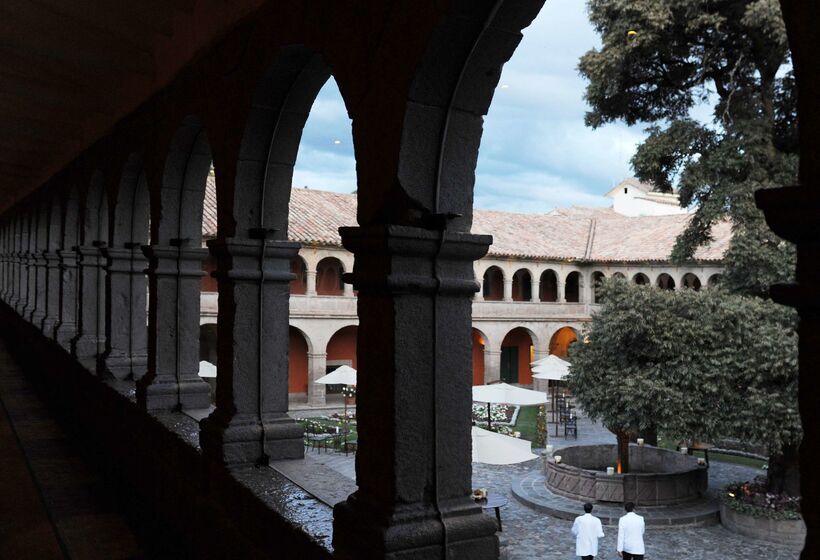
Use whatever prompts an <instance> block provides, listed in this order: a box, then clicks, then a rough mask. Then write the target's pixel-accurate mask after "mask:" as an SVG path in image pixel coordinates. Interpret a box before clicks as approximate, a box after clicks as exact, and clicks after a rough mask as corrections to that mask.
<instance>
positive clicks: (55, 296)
mask: <svg viewBox="0 0 820 560" xmlns="http://www.w3.org/2000/svg"><path fill="white" fill-rule="evenodd" d="M43 259H44V260H45V262H46V265H45V269H46V290H45V291H46V308H45V316H44V317H43V322H42V325H41V327H42V330H43V333H45V335H46V336H47V337H49V338H53V337H54V336H55V335H54V327H56V326H57V322H58V321H59V320H60V257H59V255H58V254H57V251H45V252H44V253H43Z"/></svg>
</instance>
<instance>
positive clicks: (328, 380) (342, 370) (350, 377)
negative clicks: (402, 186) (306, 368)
mask: <svg viewBox="0 0 820 560" xmlns="http://www.w3.org/2000/svg"><path fill="white" fill-rule="evenodd" d="M316 383H321V384H322V385H355V384H356V370H355V369H353V368H352V367H350V366H339V367H337V368H336V369H334V370H333V371H331V372H330V373H328V374H327V375H323V376H322V377H320V378H319V379H317V380H316Z"/></svg>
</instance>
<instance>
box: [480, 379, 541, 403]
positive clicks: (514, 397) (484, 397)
mask: <svg viewBox="0 0 820 560" xmlns="http://www.w3.org/2000/svg"><path fill="white" fill-rule="evenodd" d="M473 401H475V402H483V403H494V404H495V403H499V404H501V403H503V404H514V405H519V406H530V405H536V404H544V403H545V402H547V394H546V393H544V392H543V391H533V390H532V389H523V388H521V387H515V386H514V385H508V384H506V383H494V384H492V385H474V386H473Z"/></svg>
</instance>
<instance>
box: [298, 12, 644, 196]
mask: <svg viewBox="0 0 820 560" xmlns="http://www.w3.org/2000/svg"><path fill="white" fill-rule="evenodd" d="M585 4H586V2H584V1H583V0H549V1H548V2H547V3H546V4H545V6H544V8H543V10H542V11H541V13H540V14H539V16H538V18H537V19H536V20H535V21H534V22H533V24H532V25H531V26H530V27H529V28H527V29H525V30H524V39H523V40H522V41H521V45H520V46H519V47H518V50H517V51H516V52H515V54H514V55H513V57H512V59H511V60H510V61H509V62H508V63H507V64H506V66H504V72H503V74H502V77H501V81H500V82H499V88H498V89H497V90H496V93H495V97H494V98H493V102H492V105H491V106H490V111H489V113H488V115H487V118H486V119H485V123H484V135H483V137H482V141H481V150H480V152H479V157H478V168H477V170H476V173H477V176H476V202H475V204H476V207H478V208H489V209H495V210H508V211H514V212H545V211H548V210H550V209H552V208H555V207H562V206H571V205H579V206H608V205H609V201H608V199H606V198H604V197H603V196H602V195H603V194H604V193H605V192H607V191H608V190H609V189H610V188H612V186H613V185H615V184H616V183H617V182H618V181H620V180H621V179H623V178H624V177H628V176H630V175H631V174H632V173H631V171H630V168H629V159H630V157H631V156H632V154H633V153H634V150H635V146H636V145H637V143H638V142H640V140H641V139H642V138H643V136H644V134H643V131H642V128H641V127H631V128H630V127H626V126H624V125H620V124H611V125H607V126H605V127H603V128H600V129H598V130H591V129H588V128H586V127H584V121H583V118H584V112H585V111H586V104H585V103H584V100H583V93H584V89H585V82H584V80H582V79H581V78H580V77H579V76H578V71H577V66H578V59H579V58H580V56H581V55H582V54H583V53H585V52H586V51H587V50H589V49H590V48H591V47H593V46H598V45H599V41H598V37H597V35H596V34H595V32H594V31H593V29H592V27H591V26H590V24H589V22H588V21H587V18H586V10H585ZM293 182H294V186H303V185H308V186H310V187H311V188H315V189H322V190H333V191H339V192H352V191H353V190H354V189H355V185H356V171H355V163H354V159H353V146H352V140H351V136H350V121H349V120H348V118H347V114H346V112H345V110H344V106H343V104H342V100H341V97H340V96H339V91H338V89H337V87H336V84H335V83H334V82H333V81H332V80H331V81H329V82H328V84H327V85H326V86H325V88H324V89H323V90H322V92H321V93H320V94H319V98H318V99H317V101H316V103H315V105H314V107H313V109H312V111H311V115H310V118H309V120H308V123H307V126H306V127H305V131H304V134H303V139H302V145H301V147H300V149H299V157H298V160H297V163H296V169H295V171H294V178H293Z"/></svg>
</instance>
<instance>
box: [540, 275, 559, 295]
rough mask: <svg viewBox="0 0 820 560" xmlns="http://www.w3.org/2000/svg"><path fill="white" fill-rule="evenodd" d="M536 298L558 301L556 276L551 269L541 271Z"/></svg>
mask: <svg viewBox="0 0 820 560" xmlns="http://www.w3.org/2000/svg"><path fill="white" fill-rule="evenodd" d="M538 291H539V294H538V298H539V299H540V300H541V301H558V277H557V276H556V275H555V271H553V270H545V271H544V272H542V273H541V284H540V285H539V287H538Z"/></svg>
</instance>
